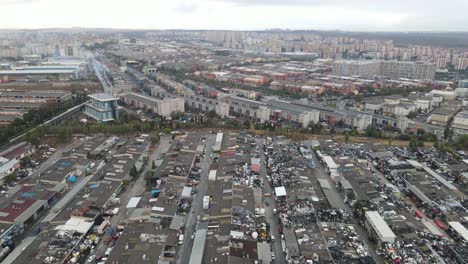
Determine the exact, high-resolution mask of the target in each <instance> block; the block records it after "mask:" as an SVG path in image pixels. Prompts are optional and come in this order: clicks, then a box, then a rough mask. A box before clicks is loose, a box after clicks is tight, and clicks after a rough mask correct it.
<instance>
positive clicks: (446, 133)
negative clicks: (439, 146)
mask: <svg viewBox="0 0 468 264" xmlns="http://www.w3.org/2000/svg"><path fill="white" fill-rule="evenodd" d="M444 139H445V140H448V141H452V139H453V130H452V129H450V126H446V127H445V129H444Z"/></svg>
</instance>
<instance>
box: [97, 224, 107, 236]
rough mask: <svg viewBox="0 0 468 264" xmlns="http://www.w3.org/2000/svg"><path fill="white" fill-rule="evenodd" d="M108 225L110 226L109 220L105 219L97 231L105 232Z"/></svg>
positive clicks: (99, 232) (100, 233)
mask: <svg viewBox="0 0 468 264" xmlns="http://www.w3.org/2000/svg"><path fill="white" fill-rule="evenodd" d="M108 227H109V221H104V222H102V223H101V224H100V225H99V226H98V228H97V233H98V234H99V235H102V234H104V232H106V230H107V228H108Z"/></svg>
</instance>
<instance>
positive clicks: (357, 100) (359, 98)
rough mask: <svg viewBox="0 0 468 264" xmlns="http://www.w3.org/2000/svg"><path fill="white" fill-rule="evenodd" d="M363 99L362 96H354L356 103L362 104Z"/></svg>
mask: <svg viewBox="0 0 468 264" xmlns="http://www.w3.org/2000/svg"><path fill="white" fill-rule="evenodd" d="M363 99H364V96H363V95H362V94H360V93H359V94H356V96H355V97H354V100H356V102H362V100H363Z"/></svg>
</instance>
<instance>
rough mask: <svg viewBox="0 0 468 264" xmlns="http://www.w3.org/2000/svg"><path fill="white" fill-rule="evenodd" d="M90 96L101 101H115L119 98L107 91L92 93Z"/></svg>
mask: <svg viewBox="0 0 468 264" xmlns="http://www.w3.org/2000/svg"><path fill="white" fill-rule="evenodd" d="M88 96H89V97H91V98H93V99H96V100H99V101H114V100H117V98H115V97H113V96H112V95H110V94H107V93H98V94H90V95H88Z"/></svg>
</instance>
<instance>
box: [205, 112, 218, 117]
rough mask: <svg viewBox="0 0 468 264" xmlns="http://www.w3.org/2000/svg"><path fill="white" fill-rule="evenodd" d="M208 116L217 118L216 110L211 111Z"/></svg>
mask: <svg viewBox="0 0 468 264" xmlns="http://www.w3.org/2000/svg"><path fill="white" fill-rule="evenodd" d="M206 116H207V117H208V118H215V117H216V111H215V110H211V111H209V112H208V113H207V114H206Z"/></svg>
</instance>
